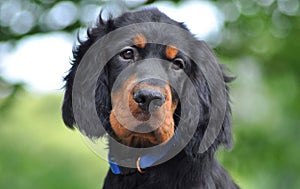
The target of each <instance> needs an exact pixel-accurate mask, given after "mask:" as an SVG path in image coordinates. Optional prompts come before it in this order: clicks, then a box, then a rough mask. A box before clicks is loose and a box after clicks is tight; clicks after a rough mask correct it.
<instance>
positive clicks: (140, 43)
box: [133, 33, 147, 48]
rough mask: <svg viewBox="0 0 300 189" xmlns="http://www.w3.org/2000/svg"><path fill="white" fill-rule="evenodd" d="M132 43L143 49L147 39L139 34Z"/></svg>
mask: <svg viewBox="0 0 300 189" xmlns="http://www.w3.org/2000/svg"><path fill="white" fill-rule="evenodd" d="M133 43H134V45H135V46H137V47H140V48H144V47H145V46H146V43H147V39H146V38H145V36H144V35H143V34H140V33H139V34H137V35H136V36H135V37H134V39H133Z"/></svg>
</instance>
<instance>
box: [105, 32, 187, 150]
mask: <svg viewBox="0 0 300 189" xmlns="http://www.w3.org/2000/svg"><path fill="white" fill-rule="evenodd" d="M132 41H133V46H128V47H125V48H124V49H122V50H121V52H120V53H119V54H118V55H116V56H115V57H114V58H113V59H112V60H111V61H110V62H109V63H108V66H110V65H112V66H111V67H110V68H109V69H110V70H111V71H113V72H116V70H117V69H114V68H112V67H113V66H114V65H126V66H128V65H131V66H132V70H133V71H132V72H133V73H134V75H132V74H129V76H126V74H125V75H122V80H124V81H123V82H121V84H120V85H118V87H116V88H117V89H116V90H112V91H111V102H112V111H111V113H110V123H111V128H112V129H113V131H114V134H115V136H116V138H117V139H118V140H120V141H121V142H122V143H123V144H126V145H128V146H132V147H150V146H153V145H157V144H160V143H163V142H166V141H168V140H169V139H170V138H171V137H172V136H173V134H174V130H175V123H174V114H175V110H176V109H177V106H178V103H179V99H178V95H177V93H176V91H175V90H174V89H173V88H172V86H171V85H170V83H169V82H168V80H169V79H171V77H172V76H171V75H169V74H170V72H169V70H173V71H175V72H179V73H180V72H184V69H185V67H186V64H187V62H185V61H184V59H183V58H182V56H180V53H179V51H178V50H177V49H176V47H174V46H164V45H159V44H147V39H146V37H145V36H143V35H142V34H137V35H136V36H135V37H134V39H133V40H132ZM153 49H155V50H154V51H153ZM153 59H155V60H157V61H161V64H165V65H166V66H164V67H160V70H161V71H162V72H163V73H162V74H164V75H165V76H166V77H165V78H166V80H165V81H164V80H161V79H156V78H153V77H152V76H151V72H149V71H148V69H145V68H146V67H148V68H149V69H151V66H157V65H155V63H154V62H155V61H154V60H153ZM144 60H146V61H144ZM147 60H148V61H147ZM126 66H124V67H126ZM123 69H124V68H123ZM123 69H122V70H123ZM119 74H120V73H117V74H116V75H118V76H119ZM119 77H121V76H119ZM178 79H179V78H177V81H178ZM178 82H179V81H178ZM111 83H115V81H111Z"/></svg>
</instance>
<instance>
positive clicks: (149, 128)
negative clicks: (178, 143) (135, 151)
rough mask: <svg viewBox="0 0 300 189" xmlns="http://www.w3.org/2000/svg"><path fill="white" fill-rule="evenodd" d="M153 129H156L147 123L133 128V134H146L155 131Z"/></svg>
mask: <svg viewBox="0 0 300 189" xmlns="http://www.w3.org/2000/svg"><path fill="white" fill-rule="evenodd" d="M155 129H156V128H155V127H152V126H151V125H150V124H149V123H141V124H139V125H137V126H136V127H135V128H134V132H135V133H141V134H146V133H150V132H153V130H155Z"/></svg>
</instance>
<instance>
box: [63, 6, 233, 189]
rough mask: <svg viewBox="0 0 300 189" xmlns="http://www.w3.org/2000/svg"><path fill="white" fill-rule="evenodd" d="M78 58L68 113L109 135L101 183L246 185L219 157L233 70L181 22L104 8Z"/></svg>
mask: <svg viewBox="0 0 300 189" xmlns="http://www.w3.org/2000/svg"><path fill="white" fill-rule="evenodd" d="M198 24H201V23H198ZM73 57H74V59H73V62H72V68H71V69H70V71H69V73H68V74H67V76H66V77H65V81H66V84H65V96H64V101H63V106H62V115H63V120H64V123H65V124H66V125H67V126H68V127H70V128H73V127H74V126H76V127H77V128H78V129H79V131H80V132H81V133H83V134H84V135H85V136H87V137H88V138H90V139H91V140H93V139H98V138H100V137H103V135H106V136H107V137H108V138H109V140H108V150H109V157H108V159H109V164H110V169H109V171H108V173H107V176H106V178H105V182H104V186H103V188H109V189H121V188H122V189H123V188H124V189H133V188H134V189H136V188H141V189H147V188H149V189H154V188H155V189H159V188H161V189H168V188H169V189H175V188H178V189H182V188H185V189H189V188H201V189H227V188H230V189H234V188H238V186H237V185H236V184H235V183H234V182H233V181H232V179H231V178H230V176H229V174H228V173H227V172H226V170H225V169H224V168H223V167H222V166H221V165H220V164H219V163H218V161H217V160H216V158H215V157H214V154H215V152H216V150H217V148H218V146H220V145H223V146H225V147H227V148H230V147H231V143H232V135H231V121H230V117H231V115H230V114H231V110H230V106H229V97H228V87H227V85H226V83H228V82H230V81H231V80H232V78H231V77H228V76H226V75H225V74H224V68H223V66H221V65H220V64H218V63H217V61H216V59H215V56H214V54H213V53H212V52H211V50H210V49H209V47H208V46H207V45H206V44H205V42H203V41H199V40H197V39H196V38H195V37H194V36H193V35H192V34H191V33H190V32H189V30H188V29H187V27H186V26H185V25H184V24H183V23H179V22H176V21H174V20H172V19H170V18H169V17H168V16H166V15H165V14H163V13H162V12H160V11H159V10H157V9H154V8H151V9H143V10H139V11H135V12H126V13H123V14H122V15H121V16H119V17H115V18H113V17H109V18H108V19H107V20H103V19H102V18H101V14H100V16H99V20H98V22H97V24H96V26H95V27H92V28H89V29H88V30H87V39H86V40H79V45H77V46H76V47H75V48H74V49H73ZM91 62H93V64H91ZM94 77H95V78H96V79H95V82H94V84H91V83H93V81H94V79H93V78H94ZM218 78H219V80H218ZM219 84H220V85H219ZM89 85H91V87H89ZM222 87H224V90H223V89H220V88H222ZM219 89H220V90H219ZM218 90H219V91H221V92H214V91H218ZM222 92H224V94H223V95H221V96H220V94H221V93H222ZM86 96H90V97H93V98H91V99H92V100H90V99H89V98H86ZM214 96H217V97H214ZM78 103H79V104H80V105H76V104H78ZM222 107H223V109H222ZM93 110H95V112H96V114H95V115H96V119H94V118H91V117H92V115H93V113H92V111H93ZM222 112H223V113H222ZM78 113H79V114H84V115H83V116H78V115H77V116H76V114H78ZM215 113H217V114H216V115H219V116H217V117H213V114H215ZM218 113H219V114H218ZM95 120H96V121H95ZM216 120H220V121H221V122H219V124H211V125H210V123H212V122H214V121H216ZM98 122H99V124H98ZM97 124H98V125H97ZM218 125H219V127H218ZM209 129H211V131H213V132H212V133H213V134H210V135H209V136H208V137H207V136H206V132H208V130H209ZM205 142H207V143H205ZM202 144H206V145H204V148H202V147H201V145H202ZM201 149H202V150H201ZM203 149H204V150H203Z"/></svg>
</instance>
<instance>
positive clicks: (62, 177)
mask: <svg viewBox="0 0 300 189" xmlns="http://www.w3.org/2000/svg"><path fill="white" fill-rule="evenodd" d="M145 6H152V7H159V9H161V10H162V11H164V12H166V13H167V14H168V15H170V16H171V17H172V18H174V19H176V20H178V21H183V22H186V24H187V26H188V27H189V28H190V29H191V31H192V32H193V33H195V34H196V36H197V37H198V38H199V39H201V40H205V41H207V42H208V43H209V45H210V46H211V47H212V48H213V49H214V51H215V53H216V55H217V57H218V59H219V62H220V63H222V64H226V65H227V66H228V67H229V68H230V70H231V72H230V74H231V75H234V76H236V77H237V79H236V80H235V81H234V82H233V83H232V84H230V86H231V98H232V106H233V132H234V143H235V145H234V147H233V149H232V150H231V151H230V152H228V151H226V150H224V149H222V148H221V150H220V151H219V152H218V154H217V155H218V159H219V160H220V161H221V162H222V164H223V165H224V166H225V167H226V168H227V169H228V171H229V172H230V174H231V175H232V177H233V178H234V180H235V181H236V182H237V183H238V184H239V185H240V186H241V187H242V188H245V189H257V188H263V189H298V188H300V148H299V144H300V142H299V138H300V128H299V127H300V99H299V97H300V87H299V82H300V73H299V72H300V62H299V61H300V10H299V6H300V3H299V0H250V1H248V0H232V1H231V0H228V1H222V0H212V1H184V0H173V1H159V2H158V1H154V0H148V1H145V0H141V1H99V0H74V1H60V0H1V1H0V32H1V33H0V188H1V189H11V188H13V189H19V188H22V189H24V188H43V189H47V188H64V189H67V188H72V189H76V188H78V189H80V188H101V186H102V183H103V180H104V178H105V174H106V171H107V169H108V165H107V162H106V161H105V160H103V159H101V158H99V157H98V156H97V155H95V154H94V153H93V152H92V151H91V150H90V149H89V148H88V147H87V145H85V143H84V142H83V140H82V138H81V136H80V134H79V133H78V132H76V131H71V130H69V129H67V128H66V127H64V125H63V123H62V120H61V112H60V107H61V102H62V95H63V90H62V89H61V88H62V86H63V82H62V77H63V75H65V74H66V71H67V70H68V68H69V67H70V65H69V62H70V59H71V58H72V56H71V50H72V45H73V44H76V33H78V34H79V35H80V36H81V37H83V38H84V37H85V28H86V27H87V26H91V25H93V23H94V22H95V20H96V19H97V14H98V13H99V11H100V10H101V9H104V10H105V11H104V13H103V14H104V17H105V16H107V14H108V12H111V13H112V14H113V15H118V14H120V13H121V12H123V11H125V10H131V9H137V8H141V7H145Z"/></svg>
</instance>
